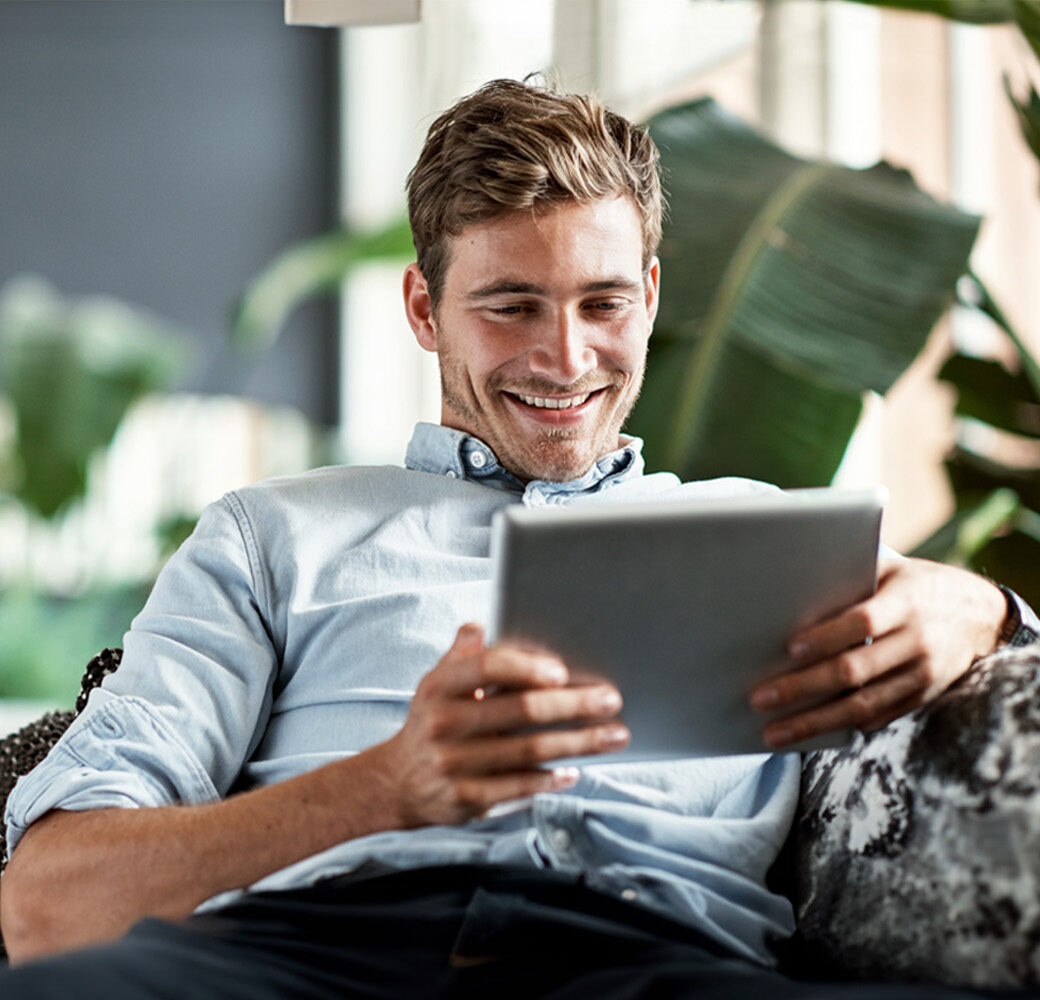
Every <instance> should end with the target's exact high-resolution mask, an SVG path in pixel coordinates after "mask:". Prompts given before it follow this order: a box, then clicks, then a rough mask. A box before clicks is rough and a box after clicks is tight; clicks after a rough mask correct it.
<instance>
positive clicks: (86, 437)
mask: <svg viewBox="0 0 1040 1000" xmlns="http://www.w3.org/2000/svg"><path fill="white" fill-rule="evenodd" d="M184 360H185V356H184V353H183V351H182V349H180V347H179V345H178V342H177V340H176V337H175V335H174V334H173V331H172V329H171V328H170V327H168V326H166V324H164V323H162V322H161V321H159V320H158V319H155V318H154V317H152V316H149V315H147V314H145V313H144V312H142V311H140V310H137V309H133V308H131V307H130V306H128V305H126V304H124V303H122V302H119V301H116V300H115V299H110V298H102V297H91V298H84V299H78V300H71V299H65V298H62V297H61V296H60V295H59V294H58V293H57V292H56V291H55V290H54V288H53V287H52V286H51V285H49V284H48V283H47V282H46V281H44V280H43V279H41V278H34V277H24V278H17V279H14V280H13V281H11V282H9V283H8V284H7V285H5V286H4V288H3V289H2V290H0V393H2V394H3V396H4V397H5V399H6V401H7V403H8V405H9V407H10V409H11V411H12V413H13V416H14V422H15V426H14V437H13V439H12V441H11V442H10V444H9V448H8V450H7V453H6V454H5V455H4V457H3V460H2V461H0V470H2V474H3V476H4V479H3V481H0V490H2V491H4V492H6V493H8V494H10V495H11V496H13V497H14V498H15V499H17V500H18V501H19V502H20V503H22V504H23V505H25V506H26V507H28V508H29V509H30V510H33V511H35V512H36V513H38V514H39V515H41V516H42V517H53V516H54V515H55V514H57V513H58V512H59V511H60V510H62V509H63V508H64V507H66V506H67V505H68V504H69V502H70V501H72V500H75V499H77V498H79V497H81V496H82V495H83V491H84V489H85V488H86V478H87V465H88V463H89V461H90V459H91V457H92V456H93V455H94V454H95V453H96V452H97V451H99V450H100V449H102V448H104V447H105V446H106V445H108V443H109V442H110V441H111V440H112V436H113V435H114V434H115V431H116V428H117V427H118V426H119V424H120V422H121V421H122V419H123V416H124V414H125V413H126V411H127V409H128V408H129V407H130V405H131V403H133V402H134V401H135V400H136V399H138V398H140V397H141V396H143V395H144V394H145V393H148V392H154V391H155V390H157V389H159V388H162V387H164V386H167V385H169V384H170V383H171V382H172V381H173V379H174V378H175V377H176V376H177V375H178V374H180V372H181V371H182V369H183V366H184Z"/></svg>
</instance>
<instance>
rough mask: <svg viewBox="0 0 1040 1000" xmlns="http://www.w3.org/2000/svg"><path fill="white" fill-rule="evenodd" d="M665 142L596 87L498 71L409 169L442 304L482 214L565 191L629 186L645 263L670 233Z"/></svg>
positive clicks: (528, 205) (585, 194)
mask: <svg viewBox="0 0 1040 1000" xmlns="http://www.w3.org/2000/svg"><path fill="white" fill-rule="evenodd" d="M658 159H659V157H658V152H657V147H656V146H655V145H654V143H653V140H652V139H651V138H650V136H649V134H648V133H647V131H646V129H644V128H640V127H638V126H635V125H633V124H632V123H631V122H629V121H628V120H627V119H625V118H622V117H621V116H620V115H618V114H615V113H614V112H613V111H609V110H608V109H607V108H605V107H604V106H603V105H602V104H601V103H600V102H599V101H598V100H597V99H596V98H595V97H591V96H583V95H580V94H562V93H558V92H556V91H554V90H552V89H550V88H548V87H541V86H536V85H533V84H529V83H519V82H518V81H516V80H492V81H491V82H490V83H486V84H484V86H483V87H481V88H480V89H479V90H477V91H475V92H474V93H472V94H470V95H469V96H468V97H464V98H462V99H461V100H460V101H458V102H457V103H456V104H454V105H453V106H452V107H450V108H449V109H448V110H447V111H445V112H444V113H443V114H442V115H441V116H440V117H439V118H438V119H437V120H436V121H435V122H434V123H433V124H432V125H431V126H430V130H429V132H428V133H427V136H426V142H425V144H424V145H423V149H422V153H421V154H420V155H419V159H418V161H417V162H416V164H415V166H414V167H413V168H412V171H411V173H410V174H409V175H408V218H409V222H410V223H411V227H412V240H413V242H414V243H415V250H416V253H417V254H418V262H419V269H420V270H421V271H422V273H423V276H424V277H425V279H426V284H427V286H428V288H429V290H430V297H431V300H432V302H433V304H434V306H436V304H437V302H438V301H439V299H440V295H441V292H442V291H443V288H444V276H445V273H446V272H447V269H448V239H449V238H450V237H453V236H458V235H459V233H461V232H462V230H463V229H464V228H465V227H466V226H469V225H472V224H473V223H477V222H487V221H488V220H490V219H494V218H496V217H497V216H501V215H505V214H506V213H508V212H514V211H517V210H519V209H530V210H531V211H538V210H540V209H544V208H548V207H549V206H550V205H552V204H554V203H557V202H563V201H579V202H584V201H592V200H595V199H598V198H605V197H610V196H612V195H629V196H630V197H631V198H632V200H633V202H634V204H635V206H636V209H637V211H638V213H639V218H640V223H641V228H642V234H643V248H642V249H643V270H644V271H646V270H647V268H649V266H650V261H651V260H652V258H653V256H654V254H655V253H656V252H657V245H658V243H659V242H660V239H661V214H662V210H663V209H662V197H661V181H660V177H659V175H658Z"/></svg>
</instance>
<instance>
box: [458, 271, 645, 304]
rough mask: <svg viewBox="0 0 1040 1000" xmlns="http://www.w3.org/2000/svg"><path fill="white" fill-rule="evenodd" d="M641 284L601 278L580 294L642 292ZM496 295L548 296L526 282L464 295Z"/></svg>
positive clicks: (501, 284)
mask: <svg viewBox="0 0 1040 1000" xmlns="http://www.w3.org/2000/svg"><path fill="white" fill-rule="evenodd" d="M642 290H643V284H642V282H639V281H632V280H631V279H629V278H626V277H622V276H617V277H610V278H603V279H601V280H600V281H590V282H589V283H588V284H587V285H584V286H582V289H581V294H582V295H590V294H592V293H594V292H642ZM496 295H540V296H545V295H548V292H547V291H546V290H545V288H543V287H542V286H541V285H534V284H531V283H530V282H527V281H496V282H494V283H493V284H490V285H484V286H483V288H477V289H474V290H473V291H472V292H469V293H468V294H467V295H466V298H467V299H469V300H471V301H479V300H481V299H490V298H494V297H495V296H496Z"/></svg>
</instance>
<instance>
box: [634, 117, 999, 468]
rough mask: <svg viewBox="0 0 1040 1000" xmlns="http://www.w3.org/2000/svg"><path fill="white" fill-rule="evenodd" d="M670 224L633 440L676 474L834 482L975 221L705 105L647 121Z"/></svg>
mask: <svg viewBox="0 0 1040 1000" xmlns="http://www.w3.org/2000/svg"><path fill="white" fill-rule="evenodd" d="M650 130H651V133H652V134H653V136H654V138H655V140H656V141H657V144H658V146H659V147H660V149H661V157H662V166H663V169H664V176H665V183H666V186H667V187H668V189H669V195H670V205H671V209H670V218H669V219H668V221H667V225H666V229H665V234H664V239H663V241H662V246H661V259H662V294H661V309H660V313H659V316H658V320H657V324H656V328H655V333H654V336H653V338H651V353H650V360H649V365H648V370H647V377H646V382H645V385H644V389H643V393H642V396H641V397H640V401H639V403H638V405H637V408H636V411H635V413H634V414H633V417H632V421H631V426H632V428H633V429H634V430H635V431H636V432H637V433H640V434H642V435H644V436H645V437H646V439H647V459H648V464H649V465H651V466H652V467H664V468H670V469H673V470H674V471H675V472H677V473H679V474H681V475H682V476H684V477H686V478H705V477H711V476H720V475H746V476H751V477H754V478H759V479H766V480H769V481H771V482H775V483H778V484H779V485H781V486H786V487H792V486H812V485H824V484H826V483H828V482H830V480H831V478H832V476H833V474H834V471H835V469H836V468H837V466H838V464H839V462H840V461H841V457H842V455H843V453H844V451H845V447H846V445H847V443H848V440H849V437H850V436H851V434H852V431H853V429H854V428H855V425H856V422H857V420H858V418H859V415H860V411H861V407H862V400H863V395H864V392H865V391H866V390H873V391H875V392H879V393H884V392H885V391H887V390H888V388H889V387H890V386H891V385H892V383H893V382H894V381H895V379H896V378H897V377H898V376H899V375H900V374H901V373H902V372H903V371H904V370H905V369H906V367H907V366H908V365H909V364H910V362H911V361H912V360H913V359H914V358H915V357H916V356H917V354H918V352H919V351H920V349H921V347H922V346H923V344H924V342H925V339H926V338H927V336H928V333H929V331H930V330H931V329H932V327H933V325H934V324H935V322H936V320H937V319H938V318H939V317H940V316H941V315H942V313H943V312H945V310H946V309H947V307H948V305H949V304H950V303H951V302H952V300H953V298H954V289H955V286H956V282H957V278H958V277H959V276H960V275H961V274H962V273H963V272H964V268H965V266H966V262H967V258H968V254H969V253H970V250H971V247H972V243H973V241H974V239H975V235H976V232H977V228H978V221H979V220H978V219H977V218H975V217H974V216H969V215H966V214H964V213H962V212H959V211H957V210H955V209H953V208H951V207H949V206H945V205H941V204H939V203H937V202H936V201H935V200H934V199H932V198H930V197H929V196H927V195H926V194H924V193H923V192H922V191H921V190H920V189H919V188H918V187H917V186H916V185H915V184H914V183H913V180H912V178H911V177H910V175H909V174H908V173H906V172H905V171H902V170H896V169H894V168H892V167H890V166H888V165H886V164H883V163H882V164H878V165H877V166H875V167H872V168H871V169H869V170H853V169H850V168H846V167H841V166H837V165H834V164H829V163H817V162H808V161H805V160H801V159H799V158H797V157H795V156H792V155H790V154H788V153H786V152H784V151H783V150H781V149H780V148H779V147H777V146H776V145H774V144H773V143H771V142H770V141H768V140H767V139H765V138H764V137H763V136H762V135H760V134H759V133H758V132H756V131H754V130H753V129H751V128H750V127H748V126H747V125H746V124H744V123H743V122H741V121H740V120H739V119H737V118H735V117H734V116H733V115H730V114H729V113H727V112H726V111H724V110H723V109H721V108H720V107H719V106H718V105H717V104H715V102H714V101H712V100H710V99H702V100H699V101H694V102H692V103H690V104H685V105H682V106H680V107H675V108H670V109H668V110H666V111H664V112H662V113H661V114H659V115H657V116H656V117H655V118H653V119H652V120H651V122H650Z"/></svg>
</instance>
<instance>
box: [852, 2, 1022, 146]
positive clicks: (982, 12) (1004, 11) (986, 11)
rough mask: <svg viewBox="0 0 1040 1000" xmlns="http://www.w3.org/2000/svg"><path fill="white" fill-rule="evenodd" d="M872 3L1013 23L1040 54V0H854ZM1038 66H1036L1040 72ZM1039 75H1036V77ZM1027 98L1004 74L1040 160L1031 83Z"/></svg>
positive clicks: (972, 20)
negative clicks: (1016, 91)
mask: <svg viewBox="0 0 1040 1000" xmlns="http://www.w3.org/2000/svg"><path fill="white" fill-rule="evenodd" d="M853 2H855V3H861V4H867V5H869V6H871V7H887V8H890V9H892V10H904V11H917V12H920V13H925V14H935V15H937V16H939V17H944V18H946V19H948V20H951V21H962V22H964V23H965V24H980V25H984V24H1013V25H1015V27H1016V28H1017V29H1018V31H1019V33H1020V34H1021V36H1022V38H1023V39H1024V40H1025V42H1026V44H1027V45H1028V47H1029V48H1030V49H1031V50H1032V52H1033V54H1034V55H1035V56H1036V57H1038V58H1040V0H853ZM1036 69H1037V67H1036V66H1035V64H1034V65H1033V66H1032V72H1033V73H1034V74H1035V73H1036ZM1034 78H1035V77H1034ZM1026 86H1027V89H1026V94H1025V97H1024V98H1020V97H1018V96H1017V95H1016V94H1015V92H1014V89H1013V87H1012V85H1011V81H1010V80H1009V79H1008V76H1007V74H1006V73H1005V74H1004V91H1005V93H1006V94H1007V97H1008V100H1009V101H1010V102H1011V106H1012V107H1013V108H1014V110H1015V117H1016V118H1017V119H1018V126H1019V129H1020V131H1021V132H1022V138H1023V139H1024V140H1025V143H1026V145H1027V146H1028V147H1029V149H1030V150H1031V151H1032V153H1033V155H1034V156H1035V157H1036V158H1037V160H1038V161H1040V93H1037V89H1036V84H1035V83H1028V84H1027V85H1026Z"/></svg>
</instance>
